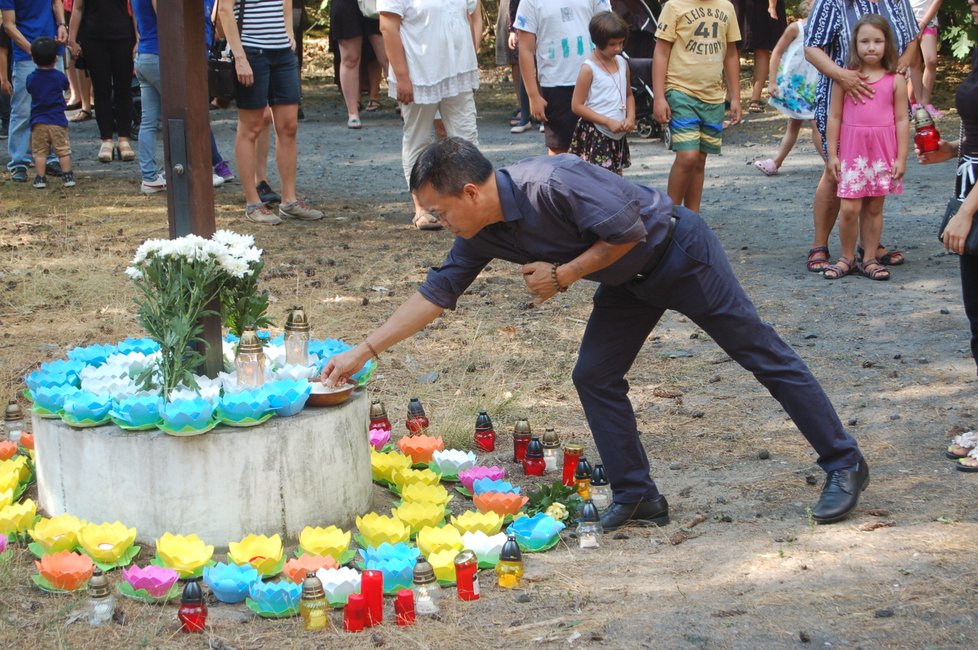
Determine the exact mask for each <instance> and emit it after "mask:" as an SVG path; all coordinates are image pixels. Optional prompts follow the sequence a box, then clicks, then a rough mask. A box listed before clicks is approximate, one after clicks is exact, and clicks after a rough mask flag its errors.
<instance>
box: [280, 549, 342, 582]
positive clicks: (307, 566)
mask: <svg viewBox="0 0 978 650" xmlns="http://www.w3.org/2000/svg"><path fill="white" fill-rule="evenodd" d="M338 568H339V565H338V564H336V560H334V559H333V558H332V557H330V556H329V555H312V554H311V553H306V554H305V555H303V556H302V557H297V558H295V559H292V560H289V561H288V562H286V563H285V568H284V569H283V572H284V573H285V577H287V578H288V579H289V580H291V581H292V582H294V583H296V584H297V585H298V584H302V581H303V580H305V579H306V574H307V573H309V572H310V571H312V572H313V573H315V572H316V571H319V570H320V569H338Z"/></svg>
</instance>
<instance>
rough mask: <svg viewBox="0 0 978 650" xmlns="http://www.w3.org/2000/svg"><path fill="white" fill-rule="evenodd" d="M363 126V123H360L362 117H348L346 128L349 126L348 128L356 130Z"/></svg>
mask: <svg viewBox="0 0 978 650" xmlns="http://www.w3.org/2000/svg"><path fill="white" fill-rule="evenodd" d="M362 126H363V124H361V123H360V118H359V117H351V118H350V119H348V120H347V121H346V128H348V129H354V130H356V129H359V128H360V127H362Z"/></svg>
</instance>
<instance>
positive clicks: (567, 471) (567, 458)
mask: <svg viewBox="0 0 978 650" xmlns="http://www.w3.org/2000/svg"><path fill="white" fill-rule="evenodd" d="M583 454H584V447H582V446H581V445H576V444H574V443H572V442H569V443H567V444H566V445H564V470H563V476H562V477H561V479H562V481H563V483H564V485H566V486H567V487H576V486H577V480H576V479H575V478H574V472H575V471H576V470H577V461H579V460H580V459H581V456H582V455H583Z"/></svg>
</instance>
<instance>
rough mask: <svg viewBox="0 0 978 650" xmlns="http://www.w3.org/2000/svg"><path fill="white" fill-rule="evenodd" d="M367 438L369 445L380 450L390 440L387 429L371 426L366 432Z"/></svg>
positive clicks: (389, 433)
mask: <svg viewBox="0 0 978 650" xmlns="http://www.w3.org/2000/svg"><path fill="white" fill-rule="evenodd" d="M367 439H368V440H369V441H370V446H371V447H373V448H374V449H376V450H377V451H380V450H381V449H383V448H384V445H386V444H387V443H388V442H390V441H391V432H390V431H388V430H387V429H381V428H379V427H373V428H371V429H370V431H368V432H367Z"/></svg>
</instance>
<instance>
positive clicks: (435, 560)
mask: <svg viewBox="0 0 978 650" xmlns="http://www.w3.org/2000/svg"><path fill="white" fill-rule="evenodd" d="M456 555H458V549H456V548H446V549H445V550H442V551H438V552H437V553H431V554H430V555H428V557H427V559H428V564H430V565H431V568H432V569H434V571H435V579H436V580H438V581H439V582H455V556H456Z"/></svg>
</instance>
